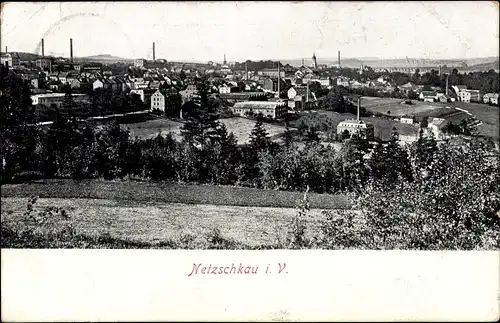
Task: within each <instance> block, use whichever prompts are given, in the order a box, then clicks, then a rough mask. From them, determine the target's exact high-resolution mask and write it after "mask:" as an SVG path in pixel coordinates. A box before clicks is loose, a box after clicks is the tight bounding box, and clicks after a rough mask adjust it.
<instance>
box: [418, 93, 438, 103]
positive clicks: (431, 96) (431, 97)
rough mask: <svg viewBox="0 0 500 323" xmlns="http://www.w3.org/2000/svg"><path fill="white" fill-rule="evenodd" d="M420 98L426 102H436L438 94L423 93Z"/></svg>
mask: <svg viewBox="0 0 500 323" xmlns="http://www.w3.org/2000/svg"><path fill="white" fill-rule="evenodd" d="M418 97H419V99H420V100H422V101H424V102H434V101H436V100H437V93H436V92H434V91H422V92H421V93H420V95H419V96H418Z"/></svg>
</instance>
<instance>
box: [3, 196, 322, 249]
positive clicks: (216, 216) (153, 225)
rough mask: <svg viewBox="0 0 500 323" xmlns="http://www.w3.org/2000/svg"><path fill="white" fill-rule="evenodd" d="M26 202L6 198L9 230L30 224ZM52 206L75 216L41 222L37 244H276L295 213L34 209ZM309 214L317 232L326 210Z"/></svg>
mask: <svg viewBox="0 0 500 323" xmlns="http://www.w3.org/2000/svg"><path fill="white" fill-rule="evenodd" d="M26 203H27V199H26V198H3V199H2V227H6V228H7V229H8V228H9V227H11V225H12V224H16V225H18V226H21V227H22V228H24V230H26V229H27V228H29V225H28V224H27V222H26V221H24V217H23V212H24V210H25V208H26ZM52 205H57V206H58V207H62V208H64V209H65V210H67V212H68V214H69V217H70V218H69V220H68V219H56V220H54V221H53V222H51V223H50V225H41V226H37V227H36V229H37V230H35V232H29V231H28V235H29V236H31V237H34V239H35V241H34V242H33V243H36V242H37V239H38V240H40V239H42V237H43V236H45V239H46V240H47V241H48V242H47V243H48V244H49V246H53V245H54V244H55V245H57V243H59V246H60V247H85V246H86V245H89V246H91V247H92V246H97V247H99V246H102V245H103V244H104V245H106V244H110V245H114V244H116V245H117V247H119V248H187V249H190V248H193V249H195V248H200V249H207V248H210V247H213V245H212V244H213V242H214V240H216V241H215V242H217V241H218V244H219V245H220V244H221V242H222V243H223V244H224V243H228V244H229V245H230V246H231V248H242V249H248V248H250V249H252V248H262V247H263V246H267V247H266V248H272V247H273V246H276V245H279V242H280V241H282V240H283V239H284V238H285V235H286V230H287V224H288V223H289V221H290V220H291V218H292V217H293V216H294V215H295V213H296V210H295V209H294V208H270V207H239V206H215V205H199V204H198V205H192V204H178V203H148V202H136V203H134V205H123V204H122V203H120V202H119V201H114V200H108V199H106V200H102V199H101V200H97V199H67V198H63V199H60V198H40V199H39V200H38V202H37V203H36V204H35V206H34V210H35V211H39V210H42V209H43V208H46V207H49V206H52ZM310 214H311V217H310V218H309V219H308V224H309V226H308V231H307V232H306V235H307V236H311V237H312V236H313V235H314V232H317V227H318V220H319V219H320V218H321V216H322V215H321V212H320V210H318V209H313V210H311V213H310ZM68 226H70V227H71V228H72V230H74V232H77V234H75V235H73V239H75V241H76V242H75V243H76V246H72V244H71V243H70V242H68V241H69V240H71V239H69V237H68V236H69V235H68V234H64V230H63V229H64V228H66V227H68ZM55 229H57V230H55ZM54 230H55V231H54ZM214 230H215V231H216V232H215V233H214V232H213V231H214ZM217 231H219V232H220V234H219V233H218V232H217ZM61 232H63V233H61ZM3 233H4V232H2V235H3ZM8 233H9V232H8V231H7V234H8ZM22 236H23V235H22V234H18V235H17V237H16V236H15V235H14V233H13V232H11V235H10V237H11V244H14V245H15V243H16V241H18V242H17V243H20V240H21V241H22V240H23V239H22ZM214 236H215V238H214ZM37 237H38V238H37ZM2 239H4V237H2ZM24 240H26V239H24ZM57 241H59V242H57ZM209 241H212V243H209ZM224 241H225V242H224ZM40 243H41V242H40Z"/></svg>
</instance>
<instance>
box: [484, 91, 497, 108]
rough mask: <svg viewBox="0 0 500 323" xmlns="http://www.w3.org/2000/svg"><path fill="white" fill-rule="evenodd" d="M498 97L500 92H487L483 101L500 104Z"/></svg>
mask: <svg viewBox="0 0 500 323" xmlns="http://www.w3.org/2000/svg"><path fill="white" fill-rule="evenodd" d="M498 97H499V94H498V93H486V94H485V95H484V96H483V102H484V103H486V104H488V103H491V104H494V105H498Z"/></svg>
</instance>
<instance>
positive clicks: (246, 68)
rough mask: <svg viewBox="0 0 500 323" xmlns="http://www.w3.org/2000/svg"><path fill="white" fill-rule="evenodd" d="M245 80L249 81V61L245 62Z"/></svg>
mask: <svg viewBox="0 0 500 323" xmlns="http://www.w3.org/2000/svg"><path fill="white" fill-rule="evenodd" d="M245 81H248V62H245Z"/></svg>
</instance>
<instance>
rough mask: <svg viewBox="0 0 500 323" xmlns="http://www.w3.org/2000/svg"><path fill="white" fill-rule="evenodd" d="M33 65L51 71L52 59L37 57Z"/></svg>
mask: <svg viewBox="0 0 500 323" xmlns="http://www.w3.org/2000/svg"><path fill="white" fill-rule="evenodd" d="M35 64H36V66H37V67H38V68H41V69H42V70H51V69H52V59H50V58H48V57H39V58H37V59H36V61H35Z"/></svg>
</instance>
